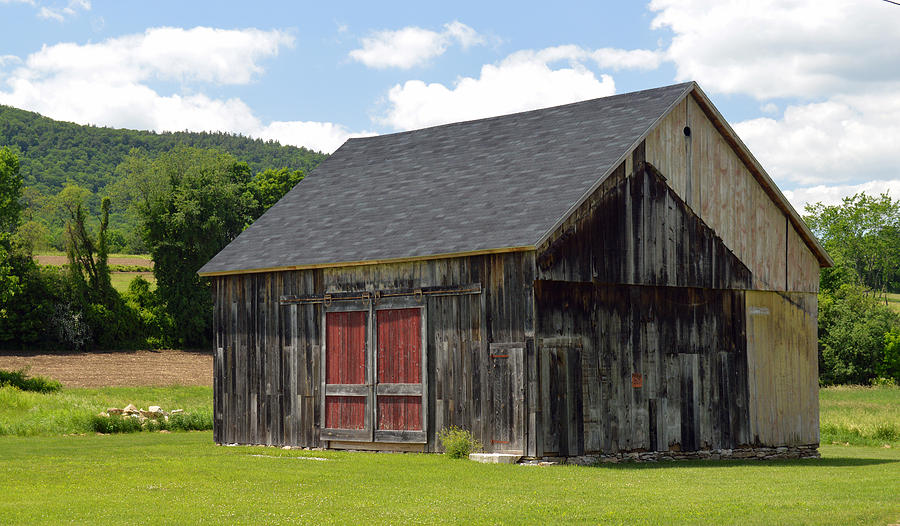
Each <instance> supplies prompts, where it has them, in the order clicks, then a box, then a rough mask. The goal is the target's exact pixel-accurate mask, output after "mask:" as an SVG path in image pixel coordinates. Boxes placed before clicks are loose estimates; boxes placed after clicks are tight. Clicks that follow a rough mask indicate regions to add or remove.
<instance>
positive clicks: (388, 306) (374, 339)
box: [319, 297, 428, 444]
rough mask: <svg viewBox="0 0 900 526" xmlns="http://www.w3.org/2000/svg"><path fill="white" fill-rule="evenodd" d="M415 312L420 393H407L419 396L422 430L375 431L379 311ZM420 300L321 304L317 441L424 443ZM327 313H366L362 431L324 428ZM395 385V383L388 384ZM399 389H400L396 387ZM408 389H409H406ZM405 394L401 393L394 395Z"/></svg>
mask: <svg viewBox="0 0 900 526" xmlns="http://www.w3.org/2000/svg"><path fill="white" fill-rule="evenodd" d="M396 309H419V324H420V326H419V339H420V341H419V346H420V348H419V352H420V356H421V362H422V363H421V368H422V371H421V377H422V383H421V393H410V394H411V395H412V396H416V395H418V394H421V397H422V430H421V431H402V430H382V431H379V430H377V429H376V428H377V426H378V396H377V395H378V393H377V390H378V387H377V385H378V356H377V353H378V327H377V323H378V318H377V311H379V310H396ZM427 311H428V309H426V305H425V303H424V300H423V299H422V298H421V297H397V298H386V299H382V300H381V301H378V303H377V305H376V304H373V302H372V301H371V300H363V301H340V302H334V303H332V304H330V305H325V306H324V308H323V309H322V335H323V337H322V352H321V357H322V365H321V375H320V376H321V378H320V383H321V387H322V398H321V400H320V415H321V417H320V422H319V426H320V429H321V439H322V440H328V441H341V442H392V443H412V444H424V443H426V442H427V437H428V346H427V343H428V334H427V332H428V319H427ZM329 312H365V313H366V316H365V318H366V344H365V353H364V354H365V360H366V379H365V383H364V384H363V385H364V386H365V389H366V390H367V392H366V394H365V396H366V412H365V415H364V419H365V420H364V421H365V424H364V426H365V427H364V429H360V430H355V429H331V428H327V427H325V418H326V413H325V399H326V397H327V396H329V392H328V387H327V386H328V384H327V369H328V367H327V366H328V362H327V360H328V348H327V346H328V313H329ZM390 385H399V384H390ZM400 389H401V390H402V389H403V388H400ZM410 389H411V390H412V387H410ZM386 390H388V391H392V392H393V391H396V389H395V388H387V387H386ZM395 394H405V393H399V392H397V393H395ZM330 396H340V393H334V392H332V393H331V394H330Z"/></svg>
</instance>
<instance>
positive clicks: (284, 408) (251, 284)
mask: <svg viewBox="0 0 900 526" xmlns="http://www.w3.org/2000/svg"><path fill="white" fill-rule="evenodd" d="M534 277H535V275H534V253H533V252H513V253H504V254H495V255H484V256H471V257H460V258H448V259H437V260H429V261H421V262H408V263H396V264H377V265H367V266H356V267H342V268H329V269H320V270H303V271H284V272H272V273H260V274H245V275H233V276H223V277H217V278H215V279H214V283H215V291H216V292H215V294H216V312H215V317H214V329H215V338H216V343H215V345H216V348H217V349H221V351H219V352H217V353H216V363H215V368H216V386H215V428H216V430H215V437H216V440H217V442H219V443H234V442H237V443H244V444H255V443H263V444H288V445H297V446H314V447H318V446H323V445H326V444H325V442H323V439H322V437H321V424H320V422H321V413H320V411H321V407H322V406H323V404H322V398H321V397H322V394H323V393H321V392H320V391H321V387H320V382H321V378H322V371H321V365H322V359H321V352H322V343H323V342H322V340H321V338H322V327H321V324H322V322H323V318H324V317H323V309H324V308H325V307H324V306H323V304H322V303H310V304H290V305H282V304H281V303H280V301H279V298H280V297H281V296H282V295H287V296H306V295H323V294H325V293H331V294H337V293H341V292H359V291H379V290H409V289H413V290H414V289H416V288H421V287H434V286H446V287H449V286H463V285H467V284H473V283H479V284H481V287H482V288H483V292H482V293H481V294H461V295H447V296H425V297H423V298H422V299H421V302H420V305H421V306H424V315H425V320H426V321H425V331H426V338H425V341H426V348H425V349H424V352H425V353H426V354H427V355H426V356H423V358H425V359H426V360H427V363H428V364H429V366H428V369H427V378H423V380H424V383H425V384H426V385H427V386H428V387H427V395H428V396H427V399H426V404H427V407H423V408H422V410H423V411H424V412H425V413H426V414H427V420H426V422H425V427H426V433H427V444H426V446H425V447H426V450H429V451H433V450H439V449H440V445H439V443H437V442H436V439H435V436H436V433H437V431H439V430H440V429H442V428H443V427H446V426H451V425H456V426H459V427H462V428H465V429H469V430H471V431H472V432H473V433H474V434H475V436H476V437H478V438H479V439H480V440H481V441H482V442H483V443H485V444H486V445H487V448H488V449H490V448H491V447H492V446H491V444H492V443H497V444H499V442H492V440H502V441H503V442H509V443H517V444H518V443H520V442H521V441H523V440H524V438H523V437H524V434H525V424H524V409H522V410H520V413H521V414H518V415H517V414H516V413H514V412H510V413H509V414H504V418H508V419H509V421H510V422H511V423H512V424H511V425H512V426H513V427H512V428H511V429H510V430H508V431H506V432H504V433H505V434H504V437H503V438H500V439H498V438H496V437H495V436H494V434H495V431H494V429H495V426H494V424H493V419H494V417H493V413H492V411H493V410H494V409H495V408H496V407H498V406H499V405H502V404H503V403H506V402H507V400H506V399H507V398H508V397H511V396H524V393H523V390H517V389H514V388H513V387H512V386H509V385H506V384H503V383H502V382H500V381H496V382H495V378H496V377H497V374H496V373H495V372H494V364H493V363H492V359H491V357H490V353H491V350H490V345H491V344H516V345H518V346H519V347H520V348H522V349H524V348H525V345H526V342H529V345H532V348H533V343H530V342H532V341H533V337H534V321H533V317H534V303H533V282H534ZM385 301H387V300H385ZM516 371H517V374H518V378H519V380H517V381H520V382H522V381H524V380H523V376H524V371H522V370H521V367H519V368H518V369H516ZM398 374H399V373H398ZM409 402H410V401H409V400H406V399H403V400H399V399H398V400H395V401H394V403H395V404H394V405H396V404H397V403H399V404H401V405H402V404H407V405H406V407H405V409H404V408H398V407H394V408H391V409H390V410H391V411H394V410H396V411H404V410H405V411H410V410H411V409H410V408H409V405H408V403H409ZM385 403H387V402H385ZM507 405H508V406H510V407H511V405H510V404H507ZM412 410H413V411H414V409H412ZM395 416H397V415H394V416H391V417H390V418H392V419H393V418H394V417H395ZM397 418H402V417H397ZM511 436H512V437H513V438H514V439H515V440H510V439H509V438H510V437H511ZM497 447H498V448H500V447H502V446H500V445H498V446H497Z"/></svg>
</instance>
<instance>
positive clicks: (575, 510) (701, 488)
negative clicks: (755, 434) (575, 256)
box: [0, 432, 900, 525]
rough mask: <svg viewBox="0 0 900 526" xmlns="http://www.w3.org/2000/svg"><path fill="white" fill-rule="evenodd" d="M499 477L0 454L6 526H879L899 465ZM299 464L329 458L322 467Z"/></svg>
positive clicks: (184, 439) (888, 515)
mask: <svg viewBox="0 0 900 526" xmlns="http://www.w3.org/2000/svg"><path fill="white" fill-rule="evenodd" d="M822 452H823V457H824V458H822V459H820V460H803V461H800V460H797V461H772V462H758V461H743V462H739V461H728V462H704V461H694V462H675V463H663V464H629V465H613V466H602V467H577V466H551V467H533V466H516V465H512V466H508V465H485V464H476V463H473V462H468V461H464V460H457V461H454V460H450V459H448V458H446V457H445V456H443V455H423V454H369V453H339V452H323V451H284V450H281V449H277V448H262V447H221V446H215V445H213V444H212V434H211V433H210V432H190V433H184V432H182V433H171V434H163V435H161V434H158V433H141V434H135V435H101V436H97V435H91V436H83V437H37V438H21V437H4V438H0V494H2V495H3V498H2V499H0V522H2V523H4V524H59V523H62V522H75V523H102V524H108V523H122V524H201V523H203V524H295V523H308V524H365V523H374V524H388V523H392V524H419V523H427V524H433V523H449V524H460V523H473V524H597V523H605V524H698V523H705V524H741V525H746V524H839V525H847V524H890V523H894V522H897V521H898V520H900V500H898V499H897V488H898V487H900V451H898V450H897V449H882V448H871V447H854V446H847V447H844V446H824V447H823V448H822ZM309 457H318V458H326V459H327V460H325V461H320V460H311V459H309Z"/></svg>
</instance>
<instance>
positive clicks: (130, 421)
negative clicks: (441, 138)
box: [91, 411, 213, 434]
mask: <svg viewBox="0 0 900 526" xmlns="http://www.w3.org/2000/svg"><path fill="white" fill-rule="evenodd" d="M212 428H213V418H212V412H211V411H198V412H194V413H175V414H174V415H169V419H168V420H165V419H154V418H147V419H146V420H144V421H143V422H141V421H140V419H138V418H136V417H133V416H122V415H104V414H99V415H93V416H92V417H91V429H92V430H94V431H96V432H97V433H107V434H109V433H136V432H138V431H206V430H209V429H212Z"/></svg>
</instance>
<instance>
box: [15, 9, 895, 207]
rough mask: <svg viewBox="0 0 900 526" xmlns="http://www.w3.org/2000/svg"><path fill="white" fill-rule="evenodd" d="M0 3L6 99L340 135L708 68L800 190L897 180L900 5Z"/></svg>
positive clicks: (267, 132)
mask: <svg viewBox="0 0 900 526" xmlns="http://www.w3.org/2000/svg"><path fill="white" fill-rule="evenodd" d="M337 4H338V3H327V2H266V1H258V2H253V3H247V2H234V3H222V2H204V1H192V2H183V1H181V2H168V1H157V2H136V1H122V0H119V1H109V2H104V1H96V0H95V1H90V0H0V14H2V16H0V35H2V36H0V104H8V105H11V106H16V107H20V108H24V109H28V110H31V111H37V112H39V113H41V114H44V115H47V116H49V117H52V118H57V119H62V120H70V121H74V122H79V123H91V124H96V125H101V126H113V127H128V128H138V129H154V130H180V129H192V130H226V131H231V132H237V133H243V134H245V135H251V136H255V137H264V138H272V139H277V140H280V141H281V142H282V143H286V144H297V145H303V146H309V147H312V148H314V149H318V150H324V151H333V150H334V149H335V148H336V147H337V146H339V145H340V143H341V142H343V141H344V140H345V139H346V138H347V137H350V136H353V135H366V134H373V133H390V132H394V131H399V130H405V129H414V128H419V127H424V126H429V125H434V124H440V123H444V122H452V121H456V120H465V119H470V118H478V117H483V116H489V115H496V114H503V113H511V112H514V111H521V110H527V109H533V108H537V107H545V106H551V105H556V104H562V103H566V102H572V101H576V100H584V99H589V98H595V97H600V96H606V95H611V94H614V93H624V92H628V91H634V90H639V89H646V88H652V87H657V86H662V85H666V84H671V83H674V82H680V81H684V80H697V81H698V82H699V83H700V85H701V87H703V89H704V90H705V91H706V92H707V94H708V95H709V96H710V97H711V98H712V100H713V102H714V103H715V104H716V105H717V107H718V108H719V109H720V111H722V113H723V114H724V115H725V117H726V118H727V119H728V121H729V122H730V123H731V124H732V125H733V126H734V127H735V128H736V129H737V131H738V133H739V134H740V135H741V137H742V138H743V139H744V141H745V142H746V143H747V144H748V146H749V147H750V149H751V151H753V152H754V154H755V155H756V156H757V157H758V158H759V159H760V161H761V162H762V163H763V165H764V166H765V167H766V168H767V170H768V171H769V173H770V174H771V175H772V176H773V177H774V179H775V180H776V182H778V184H779V186H781V187H782V189H783V190H785V193H786V195H788V197H789V198H790V199H791V200H792V201H793V202H794V204H795V206H798V207H801V206H802V205H803V204H804V203H805V202H808V201H819V200H823V201H825V202H836V201H837V200H838V199H839V198H840V197H842V196H844V195H848V194H852V193H854V192H856V191H868V192H870V193H873V192H881V191H891V192H892V193H893V195H894V196H895V197H900V173H898V170H897V167H898V166H900V96H898V93H900V7H898V6H894V5H892V4H889V3H887V2H883V1H881V0H860V1H857V2H846V1H843V2H842V1H837V0H791V1H770V0H760V1H757V2H752V3H750V2H745V1H736V0H735V1H728V0H723V1H706V0H678V1H676V0H653V1H652V2H649V3H646V2H621V1H619V2H564V1H558V2H546V1H544V2H508V3H507V2H484V1H482V2H463V1H457V2H452V3H449V2H448V3H427V2H360V3H341V5H337Z"/></svg>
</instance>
